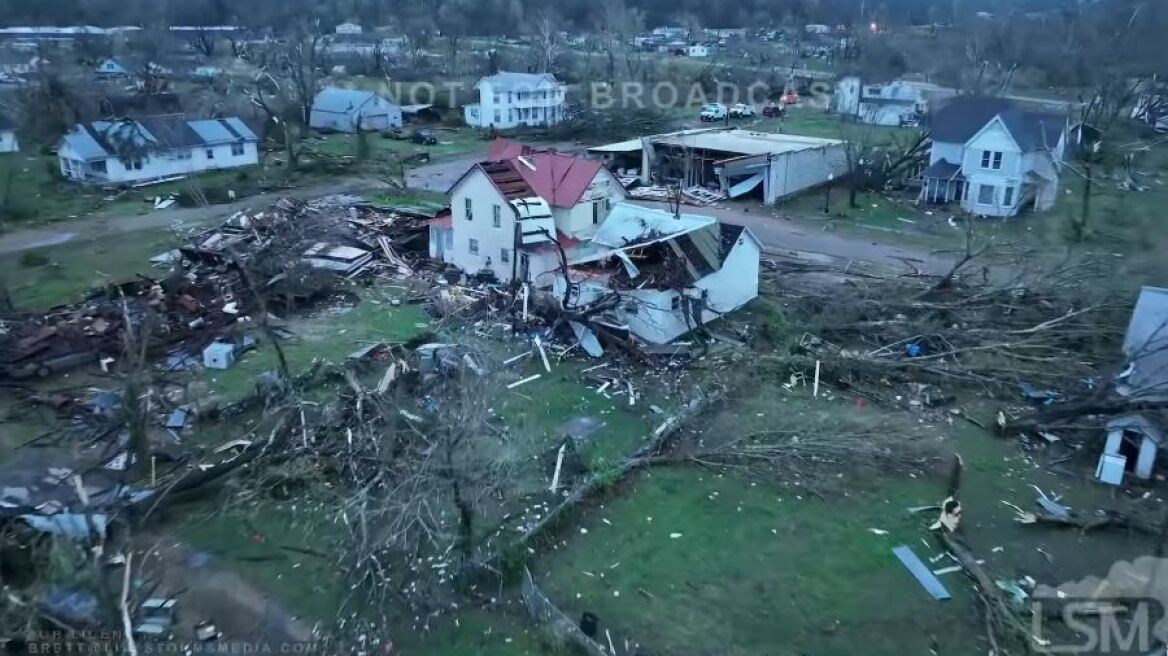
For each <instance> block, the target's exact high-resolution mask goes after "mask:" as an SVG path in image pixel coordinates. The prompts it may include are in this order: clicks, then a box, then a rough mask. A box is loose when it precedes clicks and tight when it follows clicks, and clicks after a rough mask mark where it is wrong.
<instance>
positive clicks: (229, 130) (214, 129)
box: [190, 116, 259, 145]
mask: <svg viewBox="0 0 1168 656" xmlns="http://www.w3.org/2000/svg"><path fill="white" fill-rule="evenodd" d="M190 126H191V129H192V130H194V131H195V132H196V133H197V134H198V135H199V137H200V138H201V139H202V140H203V143H204V144H206V145H212V144H224V143H236V142H239V141H258V140H259V139H258V138H257V137H256V135H255V133H254V132H252V131H251V130H250V129H249V128H248V127H247V126H246V125H244V124H243V121H241V120H239V119H238V118H235V117H234V116H232V117H231V118H220V119H213V120H206V121H191V122H190Z"/></svg>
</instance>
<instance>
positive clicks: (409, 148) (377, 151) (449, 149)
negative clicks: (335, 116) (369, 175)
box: [306, 128, 486, 163]
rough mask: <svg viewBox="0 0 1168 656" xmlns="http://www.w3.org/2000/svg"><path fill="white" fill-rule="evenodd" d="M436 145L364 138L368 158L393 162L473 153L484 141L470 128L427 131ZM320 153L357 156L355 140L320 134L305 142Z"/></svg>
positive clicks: (482, 146)
mask: <svg viewBox="0 0 1168 656" xmlns="http://www.w3.org/2000/svg"><path fill="white" fill-rule="evenodd" d="M431 132H433V134H434V137H435V138H437V139H438V143H437V144H436V145H433V146H423V145H421V144H415V143H413V142H410V141H408V140H405V139H387V138H385V137H382V136H381V135H379V134H376V133H370V134H368V135H367V136H366V137H365V138H366V140H367V143H368V145H369V158H370V160H372V161H374V162H381V163H394V162H396V160H397V158H398V157H405V156H409V155H412V154H414V153H416V152H423V151H424V152H428V153H430V157H431V158H441V157H449V156H456V155H462V154H465V153H469V152H473V151H475V150H485V149H486V141H484V140H483V139H481V138H480V136H479V134H478V133H476V132H474V131H472V130H470V129H458V130H452V129H443V128H433V129H431ZM306 143H307V144H309V145H310V146H312V147H315V148H317V149H318V150H320V151H321V152H324V153H328V154H330V155H337V156H348V157H356V156H357V137H356V135H352V134H322V135H318V136H316V137H314V138H312V139H310V140H308V141H307V142H306Z"/></svg>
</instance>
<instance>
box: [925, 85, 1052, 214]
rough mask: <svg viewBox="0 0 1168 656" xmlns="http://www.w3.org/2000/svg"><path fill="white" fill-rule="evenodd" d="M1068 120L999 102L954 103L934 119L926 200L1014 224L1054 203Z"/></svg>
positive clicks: (972, 99)
mask: <svg viewBox="0 0 1168 656" xmlns="http://www.w3.org/2000/svg"><path fill="white" fill-rule="evenodd" d="M1066 124H1067V123H1066V117H1063V116H1056V115H1052V114H1040V113H1037V112H1031V111H1026V110H1023V109H1020V108H1018V107H1017V106H1016V105H1015V104H1014V103H1012V102H1010V101H1007V100H1003V99H1001V98H982V97H963V98H956V99H954V100H953V101H951V102H950V103H949V104H948V105H946V106H945V107H944V108H943V109H941V110H940V111H938V112H935V113H934V114H933V115H932V116H931V117H930V119H929V130H930V132H931V134H932V139H933V144H932V148H931V151H930V153H929V167H928V168H927V169H926V170H925V171H924V172H923V173H922V174H921V178H922V187H921V199H922V200H923V201H925V202H929V203H948V202H957V203H960V205H961V208H962V209H964V210H965V211H967V212H970V213H971V214H978V215H983V216H1015V215H1017V214H1018V213H1019V212H1022V211H1025V210H1036V211H1040V212H1041V211H1045V210H1048V209H1050V208H1051V207H1052V206H1053V205H1054V202H1055V198H1056V195H1057V193H1058V189H1059V167H1060V166H1061V165H1062V162H1063V153H1064V149H1065V147H1066Z"/></svg>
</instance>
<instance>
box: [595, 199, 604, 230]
mask: <svg viewBox="0 0 1168 656" xmlns="http://www.w3.org/2000/svg"><path fill="white" fill-rule="evenodd" d="M602 207H604V202H603V201H596V202H595V203H592V225H599V224H600V218H601V217H602V216H604V212H603V211H602V210H601V208H602Z"/></svg>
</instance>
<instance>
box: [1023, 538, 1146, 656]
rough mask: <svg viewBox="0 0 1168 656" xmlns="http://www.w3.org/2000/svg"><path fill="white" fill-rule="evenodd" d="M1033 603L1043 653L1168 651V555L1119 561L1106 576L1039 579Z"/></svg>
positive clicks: (1034, 626) (1036, 633)
mask: <svg viewBox="0 0 1168 656" xmlns="http://www.w3.org/2000/svg"><path fill="white" fill-rule="evenodd" d="M1031 603H1032V606H1031V611H1032V613H1033V614H1032V616H1031V619H1032V627H1031V628H1032V631H1033V635H1034V640H1035V643H1036V644H1035V645H1034V647H1035V650H1036V651H1037V652H1039V653H1045V654H1141V655H1149V654H1159V655H1163V654H1166V653H1168V652H1166V651H1165V645H1168V618H1166V616H1165V609H1166V608H1168V558H1153V557H1150V556H1145V557H1141V558H1137V559H1136V560H1134V561H1130V562H1129V561H1119V562H1117V563H1115V564H1114V565H1112V566H1111V570H1110V571H1109V572H1108V574H1107V577H1106V578H1102V579H1100V578H1096V577H1087V578H1085V579H1083V580H1081V581H1073V582H1070V583H1064V584H1062V585H1060V586H1058V587H1057V588H1053V587H1050V586H1048V585H1039V586H1037V587H1036V588H1035V590H1034V593H1033V594H1032V595H1031Z"/></svg>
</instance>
